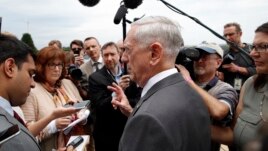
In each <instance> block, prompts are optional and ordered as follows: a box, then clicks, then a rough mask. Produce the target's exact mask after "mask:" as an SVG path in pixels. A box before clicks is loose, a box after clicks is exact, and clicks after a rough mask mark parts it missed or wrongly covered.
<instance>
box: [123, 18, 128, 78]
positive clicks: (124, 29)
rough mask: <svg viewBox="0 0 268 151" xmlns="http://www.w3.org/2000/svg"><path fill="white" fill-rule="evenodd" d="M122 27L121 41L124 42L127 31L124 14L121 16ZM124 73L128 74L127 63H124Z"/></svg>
mask: <svg viewBox="0 0 268 151" xmlns="http://www.w3.org/2000/svg"><path fill="white" fill-rule="evenodd" d="M122 28H123V43H124V40H125V39H126V35H127V34H126V33H127V21H126V14H125V15H124V17H123V21H122ZM123 74H124V75H126V74H128V73H127V64H126V63H124V73H123Z"/></svg>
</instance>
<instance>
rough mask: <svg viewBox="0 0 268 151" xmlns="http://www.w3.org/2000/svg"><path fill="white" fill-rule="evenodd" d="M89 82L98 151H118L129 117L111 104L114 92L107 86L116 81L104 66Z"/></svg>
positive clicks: (94, 134)
mask: <svg viewBox="0 0 268 151" xmlns="http://www.w3.org/2000/svg"><path fill="white" fill-rule="evenodd" d="M88 82H89V91H88V95H89V99H90V100H91V102H92V104H91V105H92V106H91V108H92V109H93V112H95V116H96V120H95V124H94V130H93V137H94V140H95V147H96V151H107V150H109V151H118V144H119V140H120V137H121V135H122V132H123V129H124V126H125V123H126V121H127V117H126V116H125V115H123V114H122V113H121V112H120V110H119V109H117V110H115V109H114V108H113V107H112V104H111V101H112V91H110V90H108V89H107V86H108V85H112V83H113V82H115V83H116V81H115V79H114V77H113V76H112V75H111V74H109V73H108V72H107V68H106V67H105V66H104V67H103V68H102V69H100V70H99V71H97V72H95V73H93V74H91V75H90V76H89V79H88ZM93 114H94V113H93ZM93 116H94V115H93Z"/></svg>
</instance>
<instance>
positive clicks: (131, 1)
mask: <svg viewBox="0 0 268 151" xmlns="http://www.w3.org/2000/svg"><path fill="white" fill-rule="evenodd" d="M123 1H124V4H125V6H126V8H130V9H135V8H137V7H138V6H139V5H140V4H141V3H142V0H123Z"/></svg>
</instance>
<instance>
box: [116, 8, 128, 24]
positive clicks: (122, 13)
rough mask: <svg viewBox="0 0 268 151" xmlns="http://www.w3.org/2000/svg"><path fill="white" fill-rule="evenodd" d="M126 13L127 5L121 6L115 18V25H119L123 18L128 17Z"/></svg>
mask: <svg viewBox="0 0 268 151" xmlns="http://www.w3.org/2000/svg"><path fill="white" fill-rule="evenodd" d="M126 13H127V8H126V7H125V5H121V6H120V7H119V8H118V10H117V12H116V14H115V16H114V23H115V24H119V23H120V21H121V20H122V18H123V17H124V16H125V15H126Z"/></svg>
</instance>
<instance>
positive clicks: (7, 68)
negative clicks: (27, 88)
mask: <svg viewBox="0 0 268 151" xmlns="http://www.w3.org/2000/svg"><path fill="white" fill-rule="evenodd" d="M3 65H4V66H3V71H4V73H5V75H6V76H7V77H10V78H12V77H14V76H15V74H14V73H15V72H16V70H17V65H16V63H15V60H14V59H13V58H8V59H6V60H5V62H4V64H3Z"/></svg>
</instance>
